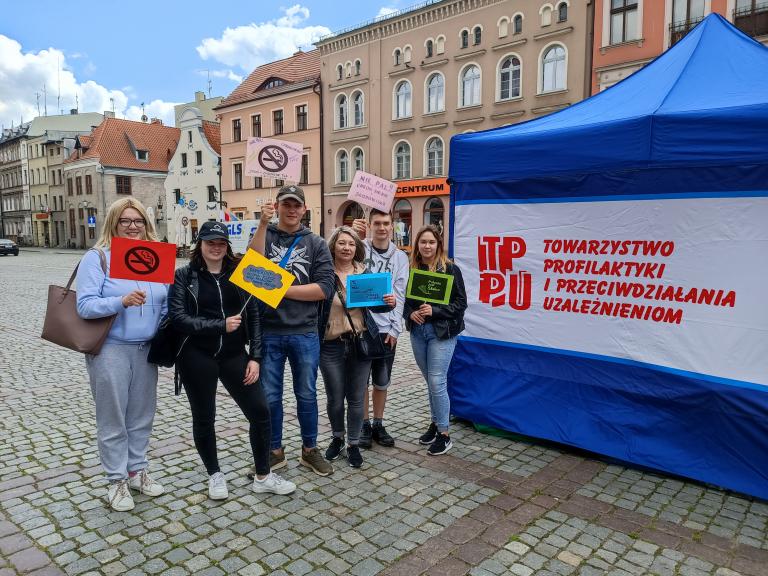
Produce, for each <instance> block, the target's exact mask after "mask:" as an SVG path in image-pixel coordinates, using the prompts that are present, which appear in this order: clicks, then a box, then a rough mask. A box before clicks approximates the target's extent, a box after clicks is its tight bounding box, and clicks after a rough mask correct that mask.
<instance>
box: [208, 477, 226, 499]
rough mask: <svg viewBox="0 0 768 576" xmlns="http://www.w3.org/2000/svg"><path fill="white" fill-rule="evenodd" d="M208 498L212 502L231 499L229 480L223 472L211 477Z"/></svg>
mask: <svg viewBox="0 0 768 576" xmlns="http://www.w3.org/2000/svg"><path fill="white" fill-rule="evenodd" d="M208 498H210V499H211V500H226V499H227V498H229V490H227V479H226V478H224V474H222V473H221V472H216V473H215V474H211V477H210V478H209V479H208Z"/></svg>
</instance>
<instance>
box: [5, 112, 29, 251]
mask: <svg viewBox="0 0 768 576" xmlns="http://www.w3.org/2000/svg"><path fill="white" fill-rule="evenodd" d="M29 124H30V123H29V122H26V123H24V124H21V125H19V126H16V127H15V128H5V129H3V131H2V132H1V133H0V217H1V218H2V227H1V229H0V237H2V238H10V239H11V240H13V241H14V242H17V243H19V244H31V243H32V226H31V224H30V211H29V185H28V184H27V176H28V168H27V148H26V146H25V141H26V137H27V131H28V130H29Z"/></svg>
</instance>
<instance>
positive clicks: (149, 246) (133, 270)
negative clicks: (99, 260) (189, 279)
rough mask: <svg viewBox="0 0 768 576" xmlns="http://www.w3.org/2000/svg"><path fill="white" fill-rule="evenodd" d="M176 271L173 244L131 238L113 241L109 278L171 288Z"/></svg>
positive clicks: (114, 239) (174, 247) (174, 246)
mask: <svg viewBox="0 0 768 576" xmlns="http://www.w3.org/2000/svg"><path fill="white" fill-rule="evenodd" d="M175 271H176V244H170V243H168V242H149V241H145V240H132V239H130V238H113V239H112V244H111V247H110V258H109V276H110V278H121V279H123V280H139V281H144V282H161V283H163V284H173V276H174V273H175ZM132 305H134V306H135V305H136V304H132Z"/></svg>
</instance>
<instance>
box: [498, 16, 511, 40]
mask: <svg viewBox="0 0 768 576" xmlns="http://www.w3.org/2000/svg"><path fill="white" fill-rule="evenodd" d="M507 34H509V20H508V19H507V18H502V19H501V20H499V38H504V37H505V36H506V35H507Z"/></svg>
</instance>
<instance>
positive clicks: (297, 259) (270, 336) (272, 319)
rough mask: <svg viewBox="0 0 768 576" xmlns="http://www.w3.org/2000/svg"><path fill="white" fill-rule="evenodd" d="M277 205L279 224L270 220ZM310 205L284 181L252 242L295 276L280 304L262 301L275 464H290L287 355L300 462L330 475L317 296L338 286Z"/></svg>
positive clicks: (264, 374)
mask: <svg viewBox="0 0 768 576" xmlns="http://www.w3.org/2000/svg"><path fill="white" fill-rule="evenodd" d="M275 210H277V216H278V223H277V225H274V224H270V223H269V221H270V220H271V219H272V217H273V216H274V213H275ZM306 211H307V206H306V203H305V200H304V191H303V190H302V189H301V188H300V187H298V186H283V187H282V188H280V191H279V192H278V193H277V202H276V203H275V205H274V206H269V205H264V206H263V207H262V211H261V221H260V225H259V228H258V230H257V231H256V234H254V236H253V239H252V240H251V242H250V244H249V248H252V249H254V250H256V251H257V252H259V253H261V254H263V255H265V256H266V257H267V258H269V259H270V260H272V261H273V262H275V263H280V265H281V266H282V267H283V268H285V269H286V270H287V271H288V272H290V273H291V274H293V275H294V276H295V277H296V280H295V281H294V283H293V284H292V285H291V287H290V288H288V291H287V292H286V293H285V297H284V298H283V300H282V301H281V302H280V304H279V305H278V307H277V308H275V309H273V308H271V307H269V306H262V320H261V326H262V330H263V332H262V337H261V347H262V352H261V356H262V358H261V362H262V363H261V382H262V385H263V386H264V392H265V394H266V396H267V402H268V403H269V410H270V415H271V428H272V439H271V442H270V449H271V454H270V459H269V460H270V467H271V469H272V470H275V469H278V468H282V467H283V466H285V465H286V464H287V462H286V460H285V451H284V450H283V445H282V440H283V375H284V371H285V361H286V359H287V360H288V363H289V364H290V366H291V373H292V375H293V391H294V394H295V395H296V412H297V415H298V418H299V426H300V428H301V440H302V450H301V457H300V458H299V462H300V463H301V464H302V465H303V466H307V467H308V468H311V469H312V470H314V471H315V473H317V474H319V475H320V476H328V475H329V474H331V473H332V472H333V466H331V464H330V463H329V462H328V461H326V460H325V458H323V455H322V454H321V453H320V451H319V450H318V448H317V418H318V412H317V368H318V365H319V362H320V339H319V336H318V329H317V321H318V320H317V316H318V302H319V301H321V300H325V299H326V298H328V297H329V296H330V295H331V293H332V292H333V290H334V286H335V284H334V279H335V273H334V271H333V260H332V258H331V252H330V251H329V250H328V245H327V244H326V243H325V240H323V239H322V238H321V237H320V236H318V235H317V234H313V233H312V232H311V231H310V230H309V229H308V228H306V227H304V225H303V224H302V223H301V218H302V217H303V216H304V213H305V212H306Z"/></svg>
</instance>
